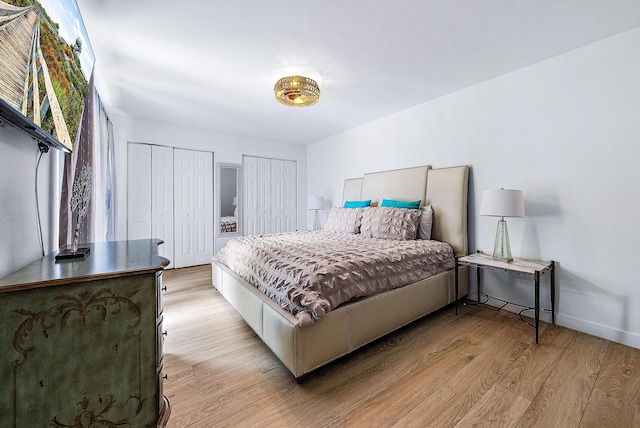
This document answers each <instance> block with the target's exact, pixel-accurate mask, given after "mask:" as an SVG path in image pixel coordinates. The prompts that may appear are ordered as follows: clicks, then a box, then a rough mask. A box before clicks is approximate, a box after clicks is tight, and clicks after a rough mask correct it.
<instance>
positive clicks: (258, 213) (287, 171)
mask: <svg viewBox="0 0 640 428" xmlns="http://www.w3.org/2000/svg"><path fill="white" fill-rule="evenodd" d="M242 168H243V169H242V177H243V180H242V181H243V192H242V195H243V198H242V199H243V207H242V209H243V214H242V221H243V233H244V234H245V235H257V234H266V233H280V232H290V231H294V230H296V229H297V226H298V222H297V171H296V162H295V161H287V160H280V159H269V158H262V157H255V156H243V161H242Z"/></svg>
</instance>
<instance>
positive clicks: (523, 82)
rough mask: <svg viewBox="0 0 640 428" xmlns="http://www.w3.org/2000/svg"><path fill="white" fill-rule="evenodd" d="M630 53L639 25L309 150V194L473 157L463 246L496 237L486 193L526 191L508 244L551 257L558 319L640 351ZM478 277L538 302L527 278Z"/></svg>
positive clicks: (639, 124) (337, 193)
mask: <svg viewBox="0 0 640 428" xmlns="http://www.w3.org/2000/svg"><path fill="white" fill-rule="evenodd" d="M638 52H640V29H635V30H632V31H629V32H627V33H623V34H621V35H617V36H614V37H611V38H609V39H605V40H603V41H600V42H598V43H594V44H592V45H589V46H586V47H583V48H581V49H577V50H575V51H572V52H569V53H567V54H564V55H561V56H558V57H555V58H551V59H549V60H547V61H544V62H541V63H538V64H535V65H533V66H530V67H526V68H524V69H521V70H518V71H516V72H513V73H510V74H507V75H504V76H501V77H499V78H496V79H493V80H491V81H488V82H485V83H482V84H480V85H477V86H474V87H471V88H468V89H465V90H462V91H460V92H457V93H454V94H451V95H448V96H445V97H442V98H440V99H437V100H434V101H432V102H429V103H425V104H422V105H419V106H416V107H414V108H411V109H409V110H406V111H403V112H400V113H397V114H394V115H391V116H388V117H385V118H383V119H380V120H378V121H375V122H372V123H369V124H366V125H363V126H361V127H358V128H355V129H352V130H350V131H347V132H344V133H342V134H339V135H336V136H333V137H330V138H327V139H325V140H323V141H319V142H316V143H314V144H311V145H310V146H309V147H308V150H307V156H308V187H307V191H308V192H307V193H308V194H309V195H313V194H318V195H325V197H330V198H331V199H332V200H333V204H334V206H335V205H339V204H340V201H341V194H342V180H344V179H345V178H348V177H358V176H361V175H362V174H363V173H364V172H368V171H378V170H385V169H390V168H398V167H409V166H415V165H421V164H430V165H432V166H433V167H436V168H437V167H444V166H451V165H460V164H468V165H470V166H471V168H472V172H471V180H470V200H469V203H470V205H469V214H470V220H469V222H470V225H469V226H470V250H471V251H475V250H476V249H479V250H484V251H489V252H490V251H491V250H492V245H493V238H494V236H495V225H496V219H495V218H491V217H478V216H477V209H478V207H479V203H480V200H481V195H482V191H483V190H485V189H496V188H500V187H505V188H512V189H521V190H523V192H524V198H525V209H526V215H527V216H526V218H524V219H510V220H509V229H510V231H509V232H510V236H511V246H512V252H513V254H514V256H516V257H525V258H527V257H528V258H538V259H544V260H556V261H557V263H558V273H557V284H558V291H557V297H558V304H557V314H558V317H557V323H558V324H560V325H564V326H567V327H570V328H574V329H577V330H581V331H585V332H588V333H591V334H594V335H597V336H601V337H605V338H608V339H611V340H614V341H618V342H621V343H626V344H629V345H632V346H634V347H640V311H638V310H636V309H635V308H637V307H640V287H638V268H637V267H636V264H635V260H634V259H635V257H636V256H637V255H639V254H640V251H639V250H640V228H639V227H638V222H637V212H638V211H639V210H640V197H639V196H638V195H639V194H640V193H639V192H638V190H637V189H636V188H637V186H638V184H639V183H640V168H639V167H638V159H640V80H639V76H640V55H638ZM326 177H329V179H327V178H326ZM325 215H326V213H325ZM489 282H491V283H492V285H490V284H488V283H489ZM484 284H486V285H487V286H486V288H485V289H487V290H489V291H490V293H491V294H494V295H497V296H502V297H505V298H507V299H509V300H515V301H519V302H523V303H527V302H532V299H533V297H532V296H533V290H532V286H530V285H529V283H528V282H525V281H520V280H517V281H514V280H513V279H509V278H508V277H505V276H504V275H495V276H493V277H492V278H490V279H489V280H488V281H485V283H484ZM546 284H547V282H546V279H545V280H544V281H543V288H545V289H546ZM548 300H549V293H548V291H547V292H546V294H543V303H544V304H546V305H548ZM545 319H549V317H548V316H545Z"/></svg>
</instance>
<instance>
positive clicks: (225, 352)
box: [164, 266, 640, 428]
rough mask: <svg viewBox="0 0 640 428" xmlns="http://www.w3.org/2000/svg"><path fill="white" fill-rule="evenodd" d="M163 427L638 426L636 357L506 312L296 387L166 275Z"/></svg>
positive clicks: (216, 303)
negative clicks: (168, 407) (167, 408)
mask: <svg viewBox="0 0 640 428" xmlns="http://www.w3.org/2000/svg"><path fill="white" fill-rule="evenodd" d="M164 284H165V285H166V286H167V291H166V293H165V295H164V328H165V329H166V330H167V331H168V336H167V338H166V341H165V346H164V352H165V357H164V362H165V363H164V364H165V372H166V373H167V374H168V380H166V381H165V387H164V388H165V394H166V395H167V396H168V397H169V399H170V400H171V404H172V412H171V418H170V419H169V427H219V426H229V427H235V426H240V427H243V426H278V427H307V426H312V427H328V426H337V427H361V426H371V427H388V426H396V427H405V426H411V427H413V426H416V427H454V426H455V427H470V426H473V427H492V428H493V427H534V426H535V427H562V428H567V427H616V428H620V427H634V426H635V427H637V426H640V350H638V349H634V348H630V347H627V346H623V345H620V344H617V343H613V342H609V341H607V340H604V339H599V338H596V337H593V336H589V335H586V334H583V333H579V332H576V331H573V330H569V329H566V328H562V327H557V326H555V327H554V326H551V325H548V324H543V328H542V331H541V334H540V345H536V344H535V341H534V330H533V329H532V328H531V327H529V326H527V325H526V324H524V323H522V322H521V321H519V320H518V319H517V317H514V316H513V315H512V314H510V313H506V312H494V311H489V310H485V309H482V308H477V307H471V306H464V307H462V308H461V310H460V311H459V314H458V315H457V316H456V315H455V314H454V310H453V308H452V307H448V308H444V309H443V310H441V311H439V312H437V313H435V314H433V315H430V316H427V317H425V318H423V319H421V320H419V321H417V322H415V323H413V324H411V325H409V326H407V327H405V328H402V329H400V330H398V331H397V332H395V333H392V334H390V335H389V336H387V337H385V338H383V339H381V340H378V341H377V342H374V343H373V344H370V345H368V346H366V347H364V348H362V349H360V350H359V351H357V352H355V353H353V354H352V355H349V356H347V357H344V358H341V359H339V360H338V361H336V362H334V363H331V364H329V365H328V366H326V367H324V368H321V369H319V370H317V371H316V372H314V373H312V374H310V375H309V376H308V377H306V378H305V379H304V382H303V383H301V384H297V383H296V381H295V380H294V378H293V376H292V375H291V374H290V373H289V371H288V370H287V369H286V368H284V366H282V365H281V364H280V362H279V361H278V359H277V358H276V357H275V356H274V355H273V354H272V353H271V351H269V349H268V348H267V347H266V346H265V345H264V344H263V343H262V341H261V340H260V339H259V338H258V337H257V336H256V335H255V334H254V333H253V331H252V330H251V328H250V327H248V326H247V325H246V324H245V322H244V321H243V320H242V319H241V318H240V316H239V315H237V313H236V312H235V310H234V309H233V308H232V307H231V306H230V305H229V304H227V302H226V301H225V300H224V298H223V297H221V296H220V295H219V294H218V292H217V291H216V290H215V289H214V288H213V286H212V285H211V271H210V268H209V266H201V267H196V268H188V269H174V270H170V271H167V272H165V274H164Z"/></svg>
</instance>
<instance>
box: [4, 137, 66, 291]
mask: <svg viewBox="0 0 640 428" xmlns="http://www.w3.org/2000/svg"><path fill="white" fill-rule="evenodd" d="M39 153H40V152H39V150H38V144H37V143H36V142H35V141H34V140H33V139H32V138H31V137H29V136H28V135H26V134H24V133H23V132H22V131H20V130H18V129H16V128H13V127H12V126H11V125H9V124H4V125H3V126H0V278H2V277H4V276H6V275H8V274H10V273H11V272H13V271H15V270H17V269H19V268H21V267H23V266H25V265H27V264H29V263H31V262H33V261H34V260H36V259H38V258H40V257H42V252H41V251H42V250H41V248H40V239H39V237H38V228H37V220H36V199H35V170H36V160H37V157H38V154H39ZM61 158H62V152H60V151H59V150H55V149H51V150H50V151H49V153H45V154H44V155H43V157H42V161H41V162H40V169H39V173H38V194H39V205H40V216H41V222H42V229H43V238H44V244H45V254H48V253H50V252H52V251H53V250H55V249H57V248H58V212H59V208H58V207H59V204H60V185H59V179H58V170H59V167H60V161H61Z"/></svg>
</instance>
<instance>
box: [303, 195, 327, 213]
mask: <svg viewBox="0 0 640 428" xmlns="http://www.w3.org/2000/svg"><path fill="white" fill-rule="evenodd" d="M307 209H309V210H323V209H324V197H323V196H309V199H307Z"/></svg>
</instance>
